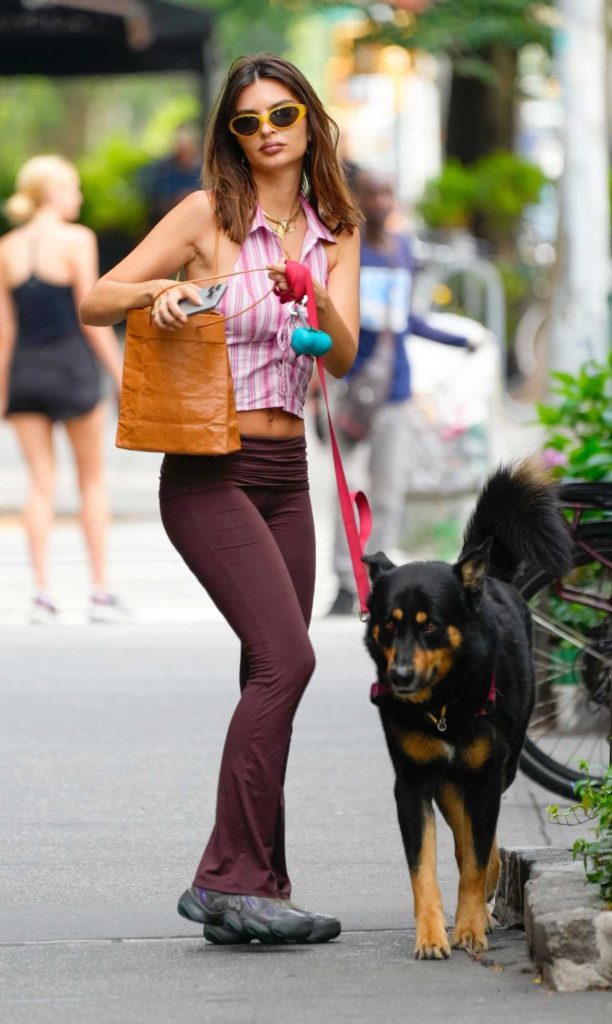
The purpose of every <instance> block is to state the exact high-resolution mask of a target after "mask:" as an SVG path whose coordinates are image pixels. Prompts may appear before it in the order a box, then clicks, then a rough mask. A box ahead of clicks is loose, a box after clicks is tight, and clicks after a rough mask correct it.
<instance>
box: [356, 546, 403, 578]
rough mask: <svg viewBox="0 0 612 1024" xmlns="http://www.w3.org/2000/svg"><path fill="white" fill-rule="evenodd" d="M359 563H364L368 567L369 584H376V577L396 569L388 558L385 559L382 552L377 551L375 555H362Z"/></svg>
mask: <svg viewBox="0 0 612 1024" xmlns="http://www.w3.org/2000/svg"><path fill="white" fill-rule="evenodd" d="M361 561H362V562H365V564H366V565H367V567H368V574H369V576H370V582H371V583H376V580H377V579H378V577H379V576H382V574H383V573H384V572H389V570H390V569H396V568H397V566H396V565H395V563H394V562H392V561H391V559H390V558H387V556H386V554H385V553H384V551H377V552H376V554H375V555H363V556H362V558H361Z"/></svg>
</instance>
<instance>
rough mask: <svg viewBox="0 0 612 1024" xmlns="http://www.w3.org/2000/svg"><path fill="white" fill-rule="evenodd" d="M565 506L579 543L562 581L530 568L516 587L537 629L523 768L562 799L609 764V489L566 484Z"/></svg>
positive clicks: (611, 493)
mask: <svg viewBox="0 0 612 1024" xmlns="http://www.w3.org/2000/svg"><path fill="white" fill-rule="evenodd" d="M560 498H561V502H562V504H563V507H564V509H565V510H566V512H567V514H568V517H569V518H568V528H569V531H570V534H571V536H572V539H573V542H574V564H573V569H572V571H571V573H570V574H569V575H568V576H565V577H563V579H551V577H550V575H549V574H548V573H546V572H545V571H543V570H541V569H537V568H534V567H533V566H531V567H529V566H527V567H525V568H523V569H522V570H521V571H520V572H519V574H518V575H517V577H516V578H515V580H514V585H515V586H516V587H517V589H518V590H519V592H520V593H521V594H522V595H523V597H524V598H525V599H526V600H527V601H528V602H529V606H530V608H531V614H532V619H533V627H534V643H533V651H534V664H535V674H536V700H535V706H534V710H533V714H532V717H531V721H530V724H529V728H528V730H527V737H526V739H525V745H524V747H523V752H522V754H521V761H520V766H521V769H522V770H523V771H524V772H525V774H526V775H528V776H529V778H531V779H533V780H534V781H535V782H538V783H540V785H543V786H545V787H546V788H547V789H550V790H552V791H553V792H554V793H557V794H559V795H560V796H565V797H569V798H573V797H575V792H574V788H573V786H574V783H575V782H577V781H578V779H581V778H584V774H583V773H582V772H581V771H580V768H579V763H580V761H587V762H588V763H589V766H590V769H589V774H590V776H591V777H592V778H597V777H598V776H601V775H602V774H603V772H604V771H605V765H606V764H607V763H609V762H610V759H611V758H612V697H611V693H612V686H611V681H612V617H611V615H610V612H611V611H612V484H611V483H601V482H600V483H566V484H562V485H561V488H560Z"/></svg>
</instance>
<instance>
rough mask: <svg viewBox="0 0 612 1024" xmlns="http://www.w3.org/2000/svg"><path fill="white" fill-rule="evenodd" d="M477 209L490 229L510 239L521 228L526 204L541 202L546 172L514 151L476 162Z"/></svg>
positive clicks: (493, 232) (499, 153) (483, 158)
mask: <svg viewBox="0 0 612 1024" xmlns="http://www.w3.org/2000/svg"><path fill="white" fill-rule="evenodd" d="M473 170H474V175H475V178H476V186H477V199H476V208H477V210H478V212H479V213H480V214H482V216H483V217H484V218H485V220H486V222H487V225H488V227H489V231H490V232H491V234H492V235H494V236H496V237H498V238H507V237H508V236H509V235H510V236H511V235H512V234H513V233H514V231H515V230H516V229H517V227H518V224H519V221H520V219H521V217H522V215H523V211H524V210H525V207H526V206H530V205H531V204H533V203H537V201H538V199H539V197H540V192H541V191H542V188H543V186H544V185H545V184H546V181H547V178H546V175H545V174H543V172H542V171H541V170H540V168H539V167H536V165H535V164H532V163H530V162H529V161H528V160H523V159H522V158H521V157H518V156H515V154H514V153H507V152H502V151H500V152H498V153H491V154H490V155H489V156H485V157H482V159H480V160H478V161H477V162H476V163H475V164H474V168H473Z"/></svg>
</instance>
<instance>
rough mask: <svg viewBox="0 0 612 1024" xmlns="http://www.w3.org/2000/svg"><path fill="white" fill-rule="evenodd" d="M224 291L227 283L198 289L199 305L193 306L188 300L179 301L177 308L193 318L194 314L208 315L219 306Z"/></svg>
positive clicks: (222, 282) (221, 282)
mask: <svg viewBox="0 0 612 1024" xmlns="http://www.w3.org/2000/svg"><path fill="white" fill-rule="evenodd" d="M226 289H227V281H219V283H218V284H211V285H208V287H207V288H198V289H197V291H198V293H199V295H200V298H201V300H202V301H201V303H200V304H199V305H195V304H194V303H193V302H190V301H189V300H188V299H181V301H180V302H179V307H180V308H181V309H182V311H183V313H185V314H186V315H187V316H193V315H194V313H210V311H211V309H215V307H216V306H217V305H218V304H219V302H220V301H221V298H222V297H223V295H224V294H225V291H226Z"/></svg>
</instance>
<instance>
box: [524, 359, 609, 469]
mask: <svg viewBox="0 0 612 1024" xmlns="http://www.w3.org/2000/svg"><path fill="white" fill-rule="evenodd" d="M551 377H552V380H553V381H555V385H554V386H553V387H552V389H551V390H552V392H553V394H554V395H557V396H558V398H559V401H558V403H557V404H555V405H538V407H537V412H538V419H539V421H540V423H541V424H542V425H543V426H544V427H545V428H546V442H545V443H546V449H545V452H544V455H545V462H547V463H548V465H549V466H550V467H551V468H552V469H553V471H554V473H555V475H557V476H559V477H568V476H569V477H577V478H579V479H582V480H607V481H612V351H611V352H610V354H609V355H608V360H607V362H606V363H597V362H595V361H594V360H589V361H588V362H586V363H585V364H584V365H583V366H582V367H581V368H580V370H579V372H578V374H576V375H573V374H570V373H553V374H551Z"/></svg>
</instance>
